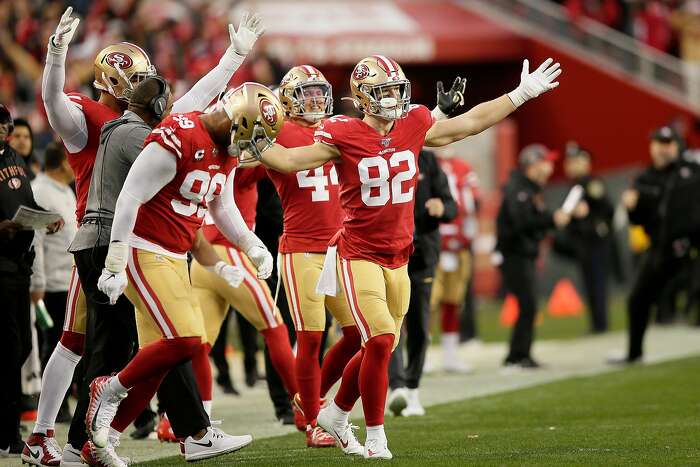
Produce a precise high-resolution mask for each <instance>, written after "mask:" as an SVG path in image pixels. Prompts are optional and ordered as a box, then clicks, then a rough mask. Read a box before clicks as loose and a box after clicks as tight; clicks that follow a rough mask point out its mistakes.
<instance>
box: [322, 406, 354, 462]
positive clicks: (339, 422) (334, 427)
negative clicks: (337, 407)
mask: <svg viewBox="0 0 700 467" xmlns="http://www.w3.org/2000/svg"><path fill="white" fill-rule="evenodd" d="M316 423H318V426H320V427H321V428H323V429H324V430H326V432H327V433H328V434H329V435H331V436H332V437H334V438H335V442H336V445H337V446H338V447H339V448H340V449H341V451H343V453H344V454H350V455H355V456H361V455H363V453H364V447H363V446H362V445H361V444H360V442H359V441H358V440H357V437H356V436H355V432H354V431H353V430H356V429H357V428H358V427H357V426H355V425H352V424H351V423H350V422H349V421H348V420H347V419H339V418H337V417H334V416H333V412H332V407H331V405H330V404H329V405H327V406H326V407H324V408H322V409H321V410H320V411H319V412H318V416H317V417H316Z"/></svg>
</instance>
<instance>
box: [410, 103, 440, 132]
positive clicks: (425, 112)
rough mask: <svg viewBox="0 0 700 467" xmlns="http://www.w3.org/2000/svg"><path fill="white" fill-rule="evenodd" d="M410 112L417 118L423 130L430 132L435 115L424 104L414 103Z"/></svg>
mask: <svg viewBox="0 0 700 467" xmlns="http://www.w3.org/2000/svg"><path fill="white" fill-rule="evenodd" d="M408 114H409V115H410V116H411V117H412V118H414V119H415V121H416V122H417V124H418V126H419V128H420V130H421V131H424V132H426V133H427V132H428V130H429V129H430V127H432V126H433V124H434V123H435V117H433V114H432V113H431V112H430V109H428V108H427V107H426V106H424V105H412V106H411V107H410V108H409V109H408Z"/></svg>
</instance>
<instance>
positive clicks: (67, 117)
mask: <svg viewBox="0 0 700 467" xmlns="http://www.w3.org/2000/svg"><path fill="white" fill-rule="evenodd" d="M72 13H73V8H72V7H68V8H67V9H66V11H65V13H63V16H61V21H60V22H59V23H58V27H57V28H56V33H55V34H54V35H53V36H51V38H49V46H48V52H47V54H46V66H44V74H43V77H42V81H41V98H42V100H43V101H44V108H45V109H46V115H47V117H48V118H49V124H51V128H53V129H54V131H55V132H56V133H58V135H59V136H60V137H61V139H62V140H63V143H64V144H65V145H66V148H67V149H68V151H69V152H71V153H75V152H78V151H80V150H82V149H83V148H84V147H85V145H86V144H87V140H88V133H87V123H86V122H85V114H83V112H82V110H80V108H79V107H78V105H77V104H76V103H75V102H72V101H71V100H70V99H69V98H68V96H67V95H66V93H65V92H63V86H64V84H65V82H66V55H67V54H68V44H69V43H70V41H71V39H72V38H73V34H75V30H76V29H77V28H78V23H79V22H80V20H79V19H78V18H72V17H71V14H72Z"/></svg>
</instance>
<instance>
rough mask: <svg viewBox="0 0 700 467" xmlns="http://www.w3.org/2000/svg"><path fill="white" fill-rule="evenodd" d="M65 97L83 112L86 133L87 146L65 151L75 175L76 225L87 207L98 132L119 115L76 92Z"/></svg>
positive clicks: (98, 141)
mask: <svg viewBox="0 0 700 467" xmlns="http://www.w3.org/2000/svg"><path fill="white" fill-rule="evenodd" d="M67 96H68V99H70V101H71V102H74V103H75V104H76V105H77V106H78V108H80V110H82V111H83V115H85V123H86V124H87V131H88V138H87V144H86V145H85V147H84V148H83V149H81V150H80V151H78V152H76V153H72V154H71V153H70V152H68V150H67V149H66V155H67V158H68V163H69V164H70V166H71V168H72V169H73V173H74V174H75V192H76V200H77V204H76V209H75V217H76V219H77V220H78V224H80V221H82V220H83V215H84V214H85V207H86V206H87V197H88V191H90V179H91V178H92V169H93V167H94V166H95V158H96V157H97V148H98V147H99V145H100V131H101V130H102V125H104V124H105V123H107V122H109V121H110V120H114V119H115V118H117V117H119V113H117V112H115V111H114V110H112V109H110V108H109V107H107V106H106V105H104V104H101V103H99V102H97V101H94V100H92V99H90V98H88V97H86V96H83V95H82V94H78V93H76V92H71V93H68V94H67Z"/></svg>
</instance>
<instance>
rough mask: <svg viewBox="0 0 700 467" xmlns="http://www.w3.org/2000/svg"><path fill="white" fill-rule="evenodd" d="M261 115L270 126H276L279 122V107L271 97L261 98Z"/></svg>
mask: <svg viewBox="0 0 700 467" xmlns="http://www.w3.org/2000/svg"><path fill="white" fill-rule="evenodd" d="M260 115H262V118H263V119H264V120H265V121H266V122H267V124H268V125H270V126H275V124H276V123H277V109H276V108H275V104H273V103H272V102H270V100H269V99H266V98H262V99H260Z"/></svg>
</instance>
